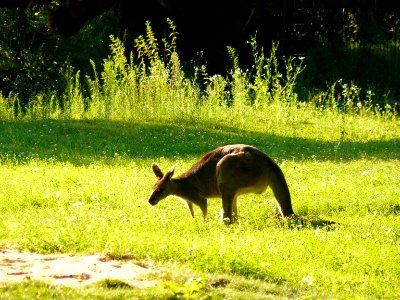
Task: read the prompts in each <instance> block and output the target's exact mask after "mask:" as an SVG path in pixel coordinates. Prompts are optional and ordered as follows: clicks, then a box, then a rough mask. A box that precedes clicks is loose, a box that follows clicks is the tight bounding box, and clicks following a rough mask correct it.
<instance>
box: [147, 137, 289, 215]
mask: <svg viewBox="0 0 400 300" xmlns="http://www.w3.org/2000/svg"><path fill="white" fill-rule="evenodd" d="M152 169H153V172H154V173H155V175H156V176H157V182H156V183H155V184H154V186H153V192H152V193H151V195H150V197H149V200H148V202H149V203H150V204H151V205H156V204H157V203H158V202H159V201H160V200H162V199H164V198H166V197H167V196H169V195H176V196H178V197H180V198H182V199H184V200H185V201H186V204H187V207H188V209H189V211H190V214H191V215H192V217H193V216H194V211H193V204H195V205H197V206H199V207H200V209H201V210H202V212H203V217H204V218H206V217H207V198H210V197H221V198H222V207H223V216H222V217H223V219H224V220H229V222H234V221H235V219H236V217H237V204H236V201H237V197H238V196H240V195H242V194H248V193H257V194H261V193H262V192H264V191H265V190H266V189H267V187H268V186H270V187H271V189H272V191H273V193H274V195H275V198H276V202H277V205H278V209H279V212H280V214H281V215H282V216H283V217H288V216H291V215H293V214H294V212H293V209H292V203H291V198H290V193H289V188H288V186H287V184H286V180H285V177H284V175H283V173H282V171H281V169H280V168H279V166H278V165H277V164H276V163H275V162H274V161H273V160H272V159H271V158H269V157H268V156H267V155H266V154H265V153H263V152H261V151H260V150H258V149H257V148H255V147H253V146H248V145H241V144H239V145H227V146H222V147H219V148H217V149H215V150H212V151H210V152H208V153H206V154H205V155H204V156H203V157H201V158H200V159H199V160H198V161H197V162H196V163H195V164H194V165H193V166H192V167H191V168H190V169H189V170H188V171H186V172H185V173H183V174H182V175H180V176H178V177H176V178H172V176H173V174H174V171H175V167H173V168H172V169H170V170H169V171H168V172H167V173H165V174H164V173H163V172H162V171H161V170H160V168H159V167H158V166H157V165H156V164H155V163H153V164H152Z"/></svg>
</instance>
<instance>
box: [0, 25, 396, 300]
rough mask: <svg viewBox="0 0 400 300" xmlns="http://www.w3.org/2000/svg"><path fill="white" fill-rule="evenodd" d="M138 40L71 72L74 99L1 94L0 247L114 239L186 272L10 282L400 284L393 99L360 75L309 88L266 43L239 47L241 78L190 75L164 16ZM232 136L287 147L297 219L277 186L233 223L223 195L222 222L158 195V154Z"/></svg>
mask: <svg viewBox="0 0 400 300" xmlns="http://www.w3.org/2000/svg"><path fill="white" fill-rule="evenodd" d="M138 41H139V42H138V44H137V46H138V52H139V53H140V54H141V55H140V57H139V58H135V59H134V58H133V57H132V56H131V58H130V59H127V58H126V56H125V55H124V53H125V51H124V48H123V46H122V44H121V42H120V41H119V40H118V39H112V44H111V50H112V55H111V56H110V57H109V58H108V59H107V60H105V61H104V63H103V66H102V69H101V70H97V68H95V67H94V72H93V73H94V75H93V76H88V77H86V78H85V82H86V84H87V87H88V88H84V87H82V85H81V80H80V76H82V74H81V73H79V72H77V73H73V72H70V73H68V74H67V75H66V82H67V84H66V86H67V89H66V92H65V94H64V95H63V98H59V97H58V96H56V95H54V94H51V93H48V94H38V95H36V96H35V97H34V98H33V99H32V101H31V102H30V105H29V106H27V107H22V106H21V105H20V104H19V98H18V95H17V94H15V95H10V96H8V97H6V96H5V95H3V96H1V97H0V117H1V121H0V187H1V188H0V216H1V218H0V246H1V247H17V248H19V249H24V250H29V251H35V252H42V253H53V252H63V253H105V254H108V255H110V256H111V257H114V258H131V259H135V260H139V261H147V262H149V261H150V262H155V263H159V264H167V265H168V264H171V274H175V275H171V274H164V275H163V276H161V281H163V283H162V284H160V285H159V286H156V287H155V288H152V289H149V290H138V289H135V288H131V287H127V286H125V285H123V284H121V285H120V286H119V287H118V288H113V286H114V285H113V284H107V282H103V283H99V284H98V285H97V286H92V287H88V288H85V289H80V290H74V289H66V288H59V287H51V288H48V287H47V285H45V284H42V283H38V282H25V283H23V284H16V285H10V286H6V287H2V288H1V292H2V297H4V298H5V299H7V297H8V298H9V299H12V298H17V297H20V296H21V295H27V296H26V297H30V296H32V297H35V295H36V296H37V295H39V294H40V295H41V296H42V297H47V298H60V299H63V298H71V297H74V298H93V297H95V298H99V299H104V298H105V299H107V298H113V299H114V298H116V297H119V298H128V297H132V298H135V297H143V298H146V297H147V298H152V297H167V296H169V297H173V296H175V297H178V295H182V294H184V295H185V296H186V297H191V296H193V297H203V298H207V297H213V298H218V297H220V298H224V297H226V298H235V299H237V298H242V299H249V298H254V299H260V298H268V297H270V298H322V297H327V298H339V299H344V298H346V299H349V298H371V299H376V298H396V297H399V296H400V289H399V288H398V286H399V278H400V267H399V266H400V255H399V253H400V252H399V246H400V239H399V238H400V235H399V232H400V222H399V221H400V219H399V211H400V203H399V199H400V189H399V182H400V172H399V170H400V162H399V158H400V155H399V142H400V127H399V126H400V123H399V119H398V116H397V113H396V110H395V109H394V108H393V107H391V106H390V105H386V106H383V107H382V106H377V105H374V104H372V103H371V102H368V101H359V100H360V99H359V98H358V94H357V88H356V87H354V86H353V85H345V84H344V83H340V82H338V83H337V85H339V84H342V92H341V93H340V94H339V95H338V94H337V93H336V92H334V91H336V88H335V86H333V87H331V88H330V89H329V90H327V91H326V92H323V93H321V94H319V96H318V97H315V98H313V99H310V101H307V102H302V101H299V98H298V94H297V93H296V91H295V85H296V82H297V77H298V75H299V74H300V73H301V72H302V70H303V65H302V64H301V63H300V62H298V61H296V60H294V59H292V58H288V59H287V60H286V61H285V62H284V64H283V65H279V62H278V60H277V59H276V56H275V52H274V50H273V51H272V53H271V55H270V56H265V57H264V56H263V53H262V52H260V51H258V50H257V49H256V47H254V53H253V54H254V57H255V72H254V73H252V74H250V73H247V72H243V71H241V70H240V69H239V68H238V67H237V65H236V63H235V59H234V64H233V65H234V67H233V68H232V71H231V72H230V73H229V74H230V75H229V76H228V77H222V76H219V75H218V76H214V77H211V78H204V77H203V73H202V71H201V70H199V71H198V73H197V74H196V76H195V78H193V79H188V78H187V77H186V76H185V75H184V73H183V71H182V69H181V67H180V62H179V58H178V56H177V54H176V52H175V51H174V50H175V48H174V42H173V41H172V42H171V43H169V44H167V47H166V48H167V49H170V51H169V55H168V56H167V57H166V59H165V60H163V59H161V58H160V55H159V51H158V44H157V41H156V40H155V39H154V36H153V35H152V31H151V28H150V27H148V31H147V35H146V36H145V37H143V38H142V39H139V40H138ZM140 41H142V43H140ZM231 55H232V57H233V58H235V53H234V51H231ZM134 62H135V63H134ZM282 67H283V69H284V72H282V73H281V72H280V71H279V70H280V69H282ZM227 86H229V91H231V92H227V89H226V87H227ZM230 143H248V144H252V145H255V146H257V147H258V148H260V149H262V150H263V151H265V152H266V153H268V154H269V155H270V156H271V157H272V158H274V159H275V160H276V161H277V162H278V164H279V165H280V166H281V168H282V170H283V171H284V173H285V175H286V178H287V181H288V183H289V188H290V190H291V193H292V198H293V205H294V209H295V212H296V214H297V215H298V217H297V218H296V219H291V220H286V221H284V220H280V219H278V218H277V217H276V215H275V203H274V199H273V196H272V193H271V192H270V191H269V192H267V193H266V194H264V195H246V196H242V197H241V198H240V199H239V203H238V211H239V222H238V224H235V225H233V226H225V225H222V224H221V222H220V220H219V211H220V207H221V201H220V200H214V201H213V200H210V209H209V215H210V217H209V220H207V221H206V222H204V221H203V220H202V218H201V214H200V211H199V210H196V211H195V212H196V213H197V216H196V218H195V219H192V218H191V217H190V216H189V213H188V212H187V211H186V209H185V208H184V206H183V205H182V204H181V203H179V201H177V200H176V199H174V198H173V197H171V198H168V199H166V200H164V201H163V202H161V203H160V204H159V205H157V206H156V207H150V206H149V205H148V204H147V202H146V199H147V197H148V195H149V193H150V189H151V185H152V183H153V182H154V180H155V178H154V174H152V172H151V170H150V165H151V163H152V162H153V161H156V162H158V163H159V165H160V166H161V167H162V168H164V169H167V168H169V167H170V166H172V165H174V164H176V163H178V166H177V171H176V172H177V173H179V172H183V171H184V170H186V169H187V168H188V167H189V166H190V165H191V164H192V163H193V162H194V161H195V160H196V159H197V158H198V157H199V156H200V155H202V154H203V153H204V152H205V151H208V150H210V149H212V148H214V147H217V146H220V145H223V144H230ZM193 274H195V275H193ZM210 274H213V275H210ZM193 276H195V277H194V278H196V279H195V280H189V281H188V279H190V278H193ZM185 282H187V283H185ZM117 286H118V284H117ZM99 287H100V288H99ZM3 295H4V296H3Z"/></svg>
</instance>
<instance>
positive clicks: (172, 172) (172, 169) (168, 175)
mask: <svg viewBox="0 0 400 300" xmlns="http://www.w3.org/2000/svg"><path fill="white" fill-rule="evenodd" d="M175 167H176V165H175V166H173V167H172V168H171V169H169V171H168V172H167V174H166V175H167V177H168V179H171V178H172V176H173V175H174V172H175Z"/></svg>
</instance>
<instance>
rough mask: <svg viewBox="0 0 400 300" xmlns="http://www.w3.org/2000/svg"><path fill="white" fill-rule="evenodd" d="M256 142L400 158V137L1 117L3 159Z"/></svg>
mask: <svg viewBox="0 0 400 300" xmlns="http://www.w3.org/2000/svg"><path fill="white" fill-rule="evenodd" d="M234 143H246V144H252V145H254V146H256V147H259V148H260V149H262V150H263V151H265V152H266V153H267V154H268V155H270V156H271V157H272V158H274V159H276V160H278V162H279V161H280V160H305V159H306V160H307V159H312V160H318V161H332V160H339V159H341V160H354V159H359V158H362V157H368V158H377V159H398V158H399V157H400V153H399V151H398V149H399V148H400V147H399V144H400V140H398V139H395V140H389V141H369V142H366V143H361V142H346V141H344V142H341V143H340V145H339V144H338V143H335V142H323V141H318V140H312V139H304V138H297V137H284V136H277V135H273V134H269V133H268V132H265V133H260V132H251V131H244V130H238V129H236V128H234V127H231V126H220V125H218V127H217V126H216V125H215V124H212V123H210V124H204V123H202V124H201V125H193V124H187V125H182V124H163V123H158V124H157V123H133V122H114V121H65V120H62V121H48V120H47V121H0V160H6V159H9V160H10V159H11V160H17V161H27V160H30V159H32V158H36V159H44V160H47V159H52V160H56V161H59V162H69V163H72V164H75V165H89V164H91V163H93V162H99V161H100V162H104V163H106V164H107V163H109V164H113V163H115V161H116V159H118V158H121V157H123V158H127V159H132V160H135V159H149V160H150V159H151V160H157V159H159V158H160V157H165V158H170V159H175V158H183V159H190V160H193V161H194V160H195V159H197V158H198V157H200V156H201V155H202V154H203V153H205V152H206V151H209V150H211V149H213V148H215V147H218V146H221V145H226V144H234Z"/></svg>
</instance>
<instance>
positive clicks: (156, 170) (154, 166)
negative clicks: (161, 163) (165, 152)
mask: <svg viewBox="0 0 400 300" xmlns="http://www.w3.org/2000/svg"><path fill="white" fill-rule="evenodd" d="M151 168H152V169H153V172H154V174H156V177H157V178H158V179H161V178H163V176H164V173H163V172H162V171H161V170H160V168H159V167H158V166H157V164H156V163H152V164H151Z"/></svg>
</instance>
